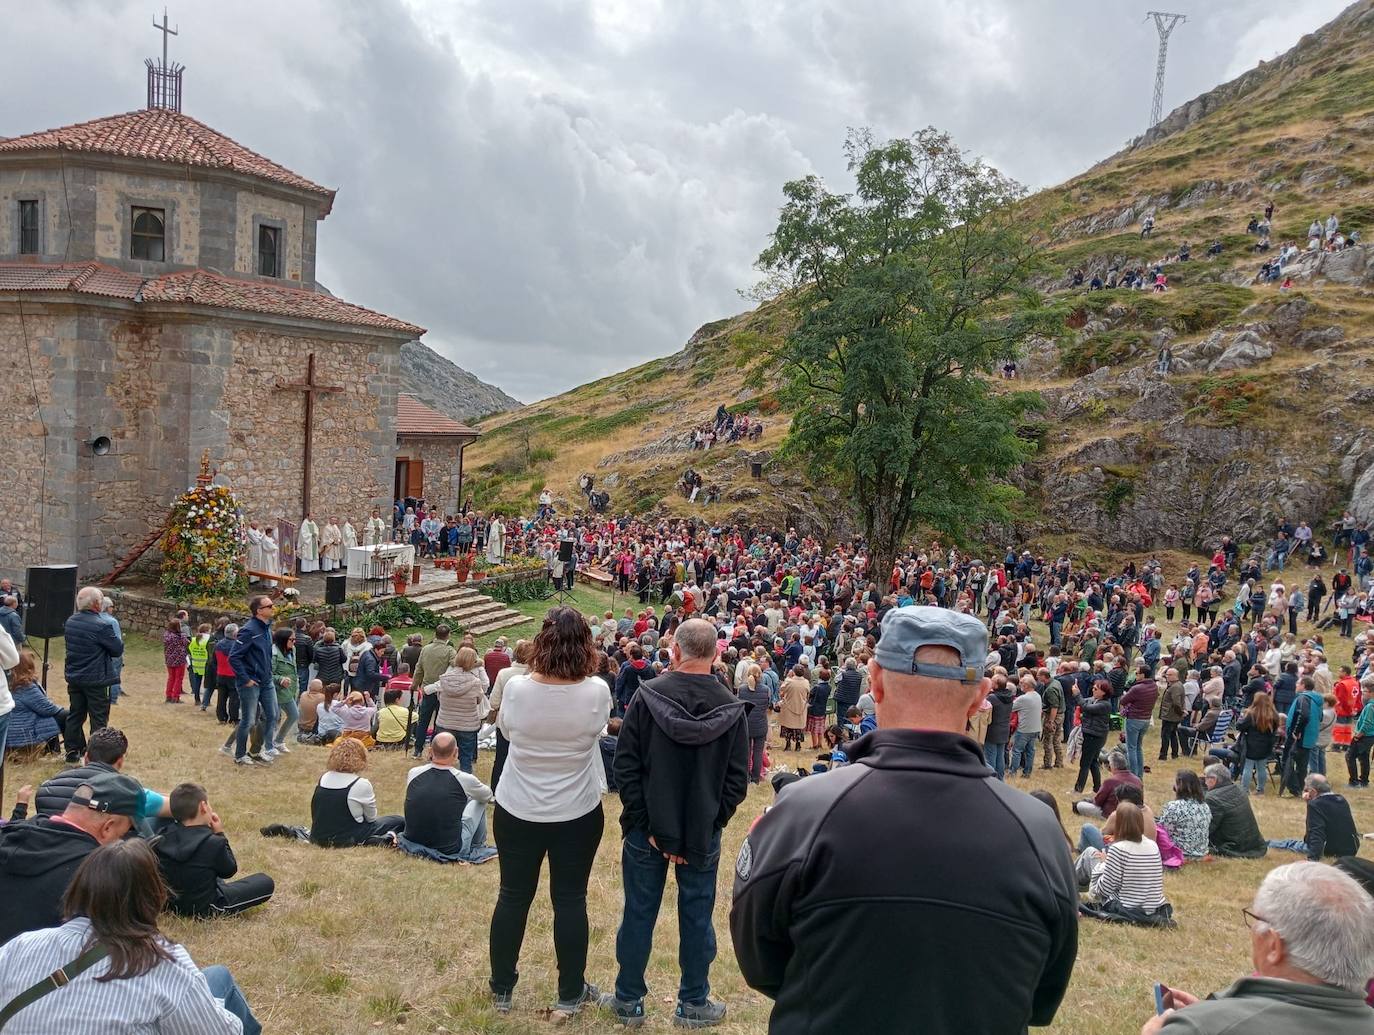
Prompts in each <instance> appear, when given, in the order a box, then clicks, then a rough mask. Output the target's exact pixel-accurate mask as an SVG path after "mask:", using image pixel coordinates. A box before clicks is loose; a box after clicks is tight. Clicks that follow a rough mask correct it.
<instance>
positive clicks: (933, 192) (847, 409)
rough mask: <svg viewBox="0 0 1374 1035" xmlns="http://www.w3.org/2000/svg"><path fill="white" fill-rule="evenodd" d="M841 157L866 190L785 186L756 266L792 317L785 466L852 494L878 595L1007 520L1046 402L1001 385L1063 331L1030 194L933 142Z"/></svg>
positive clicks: (861, 140)
mask: <svg viewBox="0 0 1374 1035" xmlns="http://www.w3.org/2000/svg"><path fill="white" fill-rule="evenodd" d="M845 154H846V156H847V157H848V159H849V170H850V172H851V173H852V174H853V176H854V181H855V189H854V192H853V193H852V194H834V193H831V192H830V191H829V190H827V189H826V188H825V185H824V184H823V183H822V182H821V181H820V180H819V179H818V178H817V177H815V176H808V177H806V178H805V179H801V180H794V181H792V182H790V183H788V184H787V185H786V186H785V187H784V188H783V193H784V196H785V203H784V205H783V208H782V213H781V215H780V217H779V220H778V226H777V229H776V230H775V231H774V232H773V235H772V238H771V243H770V245H769V246H768V248H766V249H765V250H764V252H763V253H762V254H761V255H760V256H759V259H758V266H759V268H760V270H762V271H763V272H764V273H765V274H766V279H765V281H764V284H763V285H762V286H761V291H762V293H764V294H765V295H768V296H780V297H782V298H783V299H785V300H786V302H787V304H788V305H790V306H791V307H792V308H793V310H794V316H795V318H796V323H795V329H794V330H793V331H792V332H791V333H790V334H789V335H788V337H787V341H786V345H785V348H784V356H783V360H784V362H783V364H782V367H783V373H784V379H785V380H784V390H783V394H784V401H785V402H786V403H788V404H789V408H790V409H792V411H793V414H794V415H793V418H792V425H791V429H790V431H789V434H788V439H787V443H786V446H785V450H786V451H788V452H790V453H792V454H793V455H795V456H805V457H807V458H809V460H810V461H811V462H812V463H813V464H816V465H819V468H820V473H823V474H829V475H831V476H832V477H835V478H836V479H837V481H838V482H839V483H840V484H841V485H842V486H843V487H844V488H845V490H846V491H847V492H848V494H849V496H850V498H851V500H852V503H853V506H854V508H855V510H856V513H857V516H858V518H859V520H860V522H861V524H862V526H863V529H864V532H865V535H866V536H867V538H868V541H869V544H870V548H871V551H872V567H871V570H872V571H873V572H874V573H875V574H876V575H877V576H878V577H879V578H880V579H881V578H882V577H883V576H885V575H886V573H887V571H888V570H890V568H891V565H892V562H893V559H894V558H895V557H896V555H897V553H898V551H899V550H900V548H901V547H902V546H903V544H904V543H905V542H906V540H907V537H908V536H909V535H910V534H911V533H913V532H914V531H915V530H916V529H917V528H920V527H928V528H931V529H934V530H937V531H939V532H942V533H944V534H946V535H948V536H951V537H953V538H955V539H956V540H963V539H964V538H965V537H966V536H967V535H968V533H969V531H970V530H972V529H974V528H976V527H978V526H979V525H982V524H985V523H987V522H995V521H1006V520H1008V519H1009V518H1010V512H1009V510H1008V504H1009V503H1011V502H1012V501H1013V500H1014V499H1015V498H1016V497H1017V495H1018V493H1017V492H1016V490H1015V489H1014V488H1012V487H1011V486H1010V485H1008V484H1007V483H1006V482H1005V481H1004V479H1005V477H1006V476H1007V475H1008V474H1010V472H1012V471H1013V470H1014V469H1015V468H1016V467H1017V466H1018V465H1020V464H1022V463H1023V462H1024V461H1026V460H1027V459H1028V457H1029V456H1030V454H1031V452H1032V450H1033V449H1034V445H1033V443H1032V442H1030V441H1027V440H1026V439H1023V438H1021V437H1019V436H1018V434H1017V430H1018V427H1020V425H1021V424H1022V421H1023V418H1024V416H1025V415H1026V413H1027V412H1028V411H1029V410H1032V409H1035V408H1038V407H1039V405H1040V402H1039V397H1038V396H1037V395H1036V394H1035V393H1031V392H1021V391H1010V390H1002V388H1003V387H1004V386H1005V385H1006V384H1007V383H1006V382H1001V383H1000V384H999V382H998V381H997V380H996V379H995V376H994V374H995V371H996V370H997V369H998V368H999V367H1000V366H1001V364H1002V363H1003V362H1004V361H1005V360H1007V359H1009V358H1014V357H1015V356H1016V355H1017V354H1018V352H1019V351H1020V349H1021V347H1022V344H1023V343H1024V342H1025V340H1026V339H1027V338H1028V337H1029V336H1030V335H1032V334H1052V333H1054V331H1055V330H1056V329H1057V327H1058V325H1059V320H1060V318H1059V317H1058V316H1057V315H1056V314H1055V313H1054V312H1053V311H1052V310H1051V309H1049V308H1048V307H1045V306H1043V305H1042V299H1041V296H1040V293H1039V292H1038V291H1037V290H1036V289H1035V287H1034V285H1033V283H1032V277H1033V276H1034V275H1035V274H1036V273H1037V272H1040V271H1041V270H1042V269H1043V267H1042V263H1041V258H1042V249H1043V235H1042V234H1040V233H1038V232H1037V230H1036V228H1035V227H1033V226H1029V225H1027V224H1026V223H1025V222H1024V221H1023V217H1022V216H1021V214H1020V213H1019V212H1018V211H1017V209H1016V202H1018V201H1019V200H1020V199H1021V198H1022V197H1023V196H1024V190H1023V188H1021V187H1020V186H1019V185H1018V184H1016V183H1014V182H1013V181H1011V180H1009V179H1007V178H1006V177H1004V176H1003V175H1002V174H1001V173H999V172H997V170H995V169H992V168H990V167H989V166H987V165H985V164H984V163H983V162H982V161H981V160H972V159H969V158H968V157H966V156H965V155H964V154H963V153H962V152H960V151H959V149H958V148H957V147H956V146H955V145H954V143H953V141H952V140H951V139H950V138H949V136H948V135H946V134H943V133H939V132H937V131H935V130H933V129H927V130H923V131H922V132H920V133H917V134H915V135H913V136H912V137H909V138H902V139H898V140H892V141H890V142H888V143H885V144H881V145H879V144H877V143H875V142H874V140H873V138H872V136H871V134H870V133H868V132H867V131H851V132H850V134H849V137H848V139H847V141H846V144H845Z"/></svg>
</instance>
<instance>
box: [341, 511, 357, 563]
mask: <svg viewBox="0 0 1374 1035" xmlns="http://www.w3.org/2000/svg"><path fill="white" fill-rule="evenodd" d="M357 545H358V533H357V532H355V531H353V522H351V521H349V520H347V519H345V520H344V523H343V555H344V563H347V562H348V551H349V550H352V549H355V548H356V547H357Z"/></svg>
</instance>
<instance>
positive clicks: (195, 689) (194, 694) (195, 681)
mask: <svg viewBox="0 0 1374 1035" xmlns="http://www.w3.org/2000/svg"><path fill="white" fill-rule="evenodd" d="M186 672H187V674H189V675H190V677H191V700H193V701H195V702H196V704H200V687H201V684H202V683H204V682H205V677H204V676H203V675H201V674H200V673H199V672H197V671H196V670H195V669H193V668H191V667H190V666H187V668H186ZM205 697H206V700H209V697H210V693H209V691H208V690H207V691H206V694H205Z"/></svg>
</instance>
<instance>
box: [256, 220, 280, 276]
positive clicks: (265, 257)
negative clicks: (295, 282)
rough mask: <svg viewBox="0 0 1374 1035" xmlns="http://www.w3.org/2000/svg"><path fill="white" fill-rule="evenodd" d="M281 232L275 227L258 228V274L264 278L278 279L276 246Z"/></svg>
mask: <svg viewBox="0 0 1374 1035" xmlns="http://www.w3.org/2000/svg"><path fill="white" fill-rule="evenodd" d="M280 234H281V231H280V230H279V229H278V228H277V227H275V226H260V227H258V273H259V275H261V276H264V277H280V276H281V273H280V272H279V270H278V268H277V244H278V242H279V240H280Z"/></svg>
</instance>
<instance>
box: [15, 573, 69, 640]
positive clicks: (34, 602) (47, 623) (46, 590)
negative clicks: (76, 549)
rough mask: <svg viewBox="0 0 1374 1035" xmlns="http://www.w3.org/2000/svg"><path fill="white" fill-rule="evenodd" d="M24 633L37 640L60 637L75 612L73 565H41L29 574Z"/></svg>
mask: <svg viewBox="0 0 1374 1035" xmlns="http://www.w3.org/2000/svg"><path fill="white" fill-rule="evenodd" d="M26 581H27V583H28V595H27V600H26V603H27V604H28V611H27V613H26V614H25V616H24V634H25V635H26V636H35V637H37V638H38V639H40V640H45V639H48V638H49V637H52V636H61V635H62V629H63V627H64V626H65V625H66V624H67V619H68V618H70V617H71V615H72V612H73V611H75V610H76V565H75V564H43V565H39V566H36V567H33V568H30V569H29V571H28V576H27V578H26Z"/></svg>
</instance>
